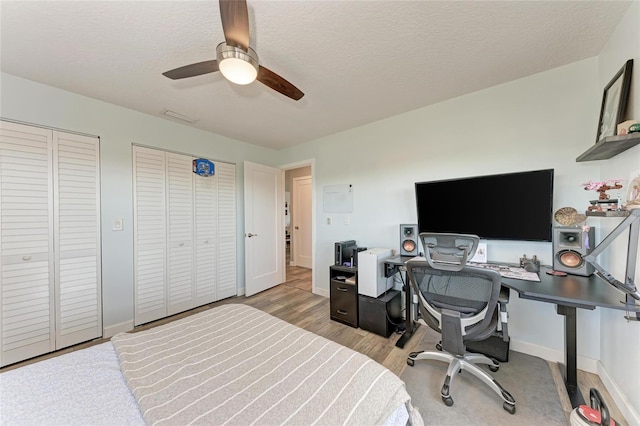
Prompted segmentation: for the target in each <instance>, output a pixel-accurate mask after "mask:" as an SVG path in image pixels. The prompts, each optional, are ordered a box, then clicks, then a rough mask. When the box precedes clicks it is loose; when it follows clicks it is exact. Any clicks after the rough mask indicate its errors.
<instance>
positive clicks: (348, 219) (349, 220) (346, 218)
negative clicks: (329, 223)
mask: <svg viewBox="0 0 640 426" xmlns="http://www.w3.org/2000/svg"><path fill="white" fill-rule="evenodd" d="M344 224H345V225H350V224H351V216H349V215H346V216H345V217H344Z"/></svg>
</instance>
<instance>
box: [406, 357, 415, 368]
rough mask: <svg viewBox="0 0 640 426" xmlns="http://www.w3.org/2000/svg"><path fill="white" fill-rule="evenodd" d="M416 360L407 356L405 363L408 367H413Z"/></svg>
mask: <svg viewBox="0 0 640 426" xmlns="http://www.w3.org/2000/svg"><path fill="white" fill-rule="evenodd" d="M415 363H416V361H415V360H414V359H412V358H407V365H408V366H410V367H413V366H414V365H415Z"/></svg>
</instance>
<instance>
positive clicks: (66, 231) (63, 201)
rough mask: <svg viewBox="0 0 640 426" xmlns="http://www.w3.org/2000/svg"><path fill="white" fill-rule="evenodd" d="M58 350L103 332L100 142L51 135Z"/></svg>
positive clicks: (76, 136) (63, 135) (73, 136)
mask: <svg viewBox="0 0 640 426" xmlns="http://www.w3.org/2000/svg"><path fill="white" fill-rule="evenodd" d="M53 143H54V150H53V159H54V205H55V214H54V218H55V225H54V230H55V238H54V239H55V258H56V259H55V262H56V265H58V268H57V269H56V272H55V274H56V280H55V282H56V286H55V289H56V291H55V299H56V349H61V348H66V347H67V346H71V345H74V344H76V343H80V342H84V341H86V340H91V339H95V338H96V337H101V336H102V305H101V300H102V297H101V288H102V286H101V277H102V273H101V256H100V143H99V139H98V138H95V137H88V136H81V135H73V134H69V133H63V132H54V134H53Z"/></svg>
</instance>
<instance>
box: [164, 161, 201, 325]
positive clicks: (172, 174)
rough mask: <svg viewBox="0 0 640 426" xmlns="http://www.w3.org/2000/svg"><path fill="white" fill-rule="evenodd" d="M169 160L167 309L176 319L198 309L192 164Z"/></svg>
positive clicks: (190, 162)
mask: <svg viewBox="0 0 640 426" xmlns="http://www.w3.org/2000/svg"><path fill="white" fill-rule="evenodd" d="M166 159H167V174H166V175H167V213H168V221H167V225H168V232H167V303H168V305H167V308H168V314H169V315H173V314H175V313H178V312H182V311H186V310H187V309H191V308H193V307H195V306H196V305H195V300H194V291H193V177H192V176H193V163H192V158H191V156H187V155H180V154H173V153H166Z"/></svg>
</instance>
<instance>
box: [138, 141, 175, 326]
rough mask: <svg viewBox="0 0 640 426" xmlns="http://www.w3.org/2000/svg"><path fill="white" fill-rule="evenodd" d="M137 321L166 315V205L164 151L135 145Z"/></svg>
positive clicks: (151, 319) (144, 321)
mask: <svg viewBox="0 0 640 426" xmlns="http://www.w3.org/2000/svg"><path fill="white" fill-rule="evenodd" d="M133 166H134V169H133V175H134V186H133V199H134V209H133V220H134V234H133V255H134V262H135V274H134V306H135V311H134V323H135V325H140V324H144V323H146V322H149V321H155V320H157V319H160V318H163V317H165V316H167V303H166V289H165V282H166V266H165V265H166V259H165V257H166V253H167V247H166V244H167V207H166V195H165V189H166V182H165V167H166V165H165V158H164V152H162V151H158V150H155V149H151V148H143V147H141V146H134V147H133Z"/></svg>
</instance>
